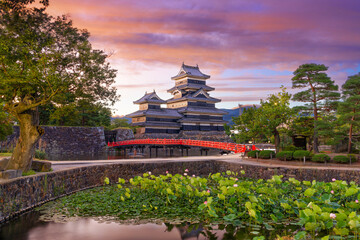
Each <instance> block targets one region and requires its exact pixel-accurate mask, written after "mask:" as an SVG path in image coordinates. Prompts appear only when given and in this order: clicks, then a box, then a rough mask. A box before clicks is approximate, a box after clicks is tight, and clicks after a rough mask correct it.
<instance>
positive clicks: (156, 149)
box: [155, 147, 158, 157]
mask: <svg viewBox="0 0 360 240" xmlns="http://www.w3.org/2000/svg"><path fill="white" fill-rule="evenodd" d="M155 151H156V157H158V148H157V147H155Z"/></svg>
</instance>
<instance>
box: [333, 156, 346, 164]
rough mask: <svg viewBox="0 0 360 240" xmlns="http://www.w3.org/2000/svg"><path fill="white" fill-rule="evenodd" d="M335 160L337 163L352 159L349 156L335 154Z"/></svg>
mask: <svg viewBox="0 0 360 240" xmlns="http://www.w3.org/2000/svg"><path fill="white" fill-rule="evenodd" d="M333 161H334V162H335V163H349V162H350V159H349V158H348V157H347V156H335V157H334V158H333Z"/></svg>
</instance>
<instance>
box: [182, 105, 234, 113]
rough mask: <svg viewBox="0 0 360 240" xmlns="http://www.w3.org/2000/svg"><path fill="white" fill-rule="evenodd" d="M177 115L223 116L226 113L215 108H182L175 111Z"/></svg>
mask: <svg viewBox="0 0 360 240" xmlns="http://www.w3.org/2000/svg"><path fill="white" fill-rule="evenodd" d="M177 110H178V111H179V113H189V112H190V113H204V114H219V115H225V114H227V112H226V111H223V110H220V109H217V108H207V107H192V106H187V107H182V108H178V109H177Z"/></svg>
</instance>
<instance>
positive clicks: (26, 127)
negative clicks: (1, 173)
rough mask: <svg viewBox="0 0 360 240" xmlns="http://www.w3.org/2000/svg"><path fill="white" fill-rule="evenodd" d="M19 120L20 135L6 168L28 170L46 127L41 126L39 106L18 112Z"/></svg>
mask: <svg viewBox="0 0 360 240" xmlns="http://www.w3.org/2000/svg"><path fill="white" fill-rule="evenodd" d="M17 120H18V121H19V124H20V137H19V139H18V141H17V144H16V147H15V149H14V152H13V154H12V156H11V160H10V161H9V163H8V166H7V167H6V169H20V170H22V171H28V170H30V168H31V163H32V159H33V156H34V153H35V147H36V144H37V143H38V141H39V139H40V137H41V135H43V134H44V129H42V128H41V127H39V114H38V111H37V108H36V109H32V110H27V111H25V112H22V113H20V114H18V116H17Z"/></svg>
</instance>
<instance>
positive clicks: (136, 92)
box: [48, 0, 360, 115]
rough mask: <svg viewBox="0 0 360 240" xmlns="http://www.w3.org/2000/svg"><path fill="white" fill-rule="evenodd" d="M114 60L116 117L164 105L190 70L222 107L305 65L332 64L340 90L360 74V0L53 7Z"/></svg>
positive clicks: (141, 1)
mask: <svg viewBox="0 0 360 240" xmlns="http://www.w3.org/2000/svg"><path fill="white" fill-rule="evenodd" d="M48 12H49V13H51V14H52V15H62V14H67V15H69V16H70V17H71V19H73V22H74V26H75V27H78V28H85V29H87V30H88V31H89V32H90V33H91V38H90V40H91V42H92V44H93V47H94V48H98V49H103V50H105V51H107V52H111V53H113V54H112V56H111V58H110V59H109V61H110V62H111V64H112V66H113V68H115V69H117V70H118V74H117V78H116V87H117V89H118V92H119V93H120V94H121V100H120V102H118V103H117V104H116V105H115V106H114V107H113V109H114V114H116V115H124V114H128V113H131V112H133V111H135V110H137V109H138V106H136V105H134V104H133V101H135V100H137V99H139V98H140V97H142V96H143V95H144V93H145V91H148V92H149V91H153V89H155V90H156V92H157V93H158V95H159V96H160V97H161V98H163V99H165V100H166V99H169V98H171V95H170V94H169V93H167V92H166V90H167V89H170V88H171V87H173V85H174V81H172V80H171V79H170V78H171V77H172V76H175V75H176V74H177V73H178V71H179V69H180V66H181V64H182V62H185V64H188V65H196V64H198V65H199V67H200V69H201V70H202V72H203V73H205V74H208V75H211V78H210V79H209V80H208V85H210V86H212V87H215V88H216V90H215V91H214V92H211V93H210V95H211V96H213V97H217V98H221V99H222V102H221V103H218V104H217V107H219V108H233V107H236V106H237V105H238V104H252V103H259V100H260V99H265V98H266V97H267V96H268V95H269V94H271V93H276V92H279V91H280V86H281V85H284V86H286V87H287V88H288V90H289V91H290V92H294V91H293V90H292V89H291V77H292V75H293V74H292V72H293V71H294V70H295V69H296V68H297V67H298V66H299V65H300V64H303V63H310V62H314V63H323V64H325V65H326V66H328V67H329V71H328V74H329V76H331V78H332V79H333V80H335V82H336V83H337V84H338V85H340V86H341V85H342V84H343V83H344V81H345V80H346V79H347V76H348V75H353V74H356V73H358V72H360V1H359V0H336V1H335V0H247V1H242V0H102V1H98V0H71V1H70V0H50V7H49V8H48Z"/></svg>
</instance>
